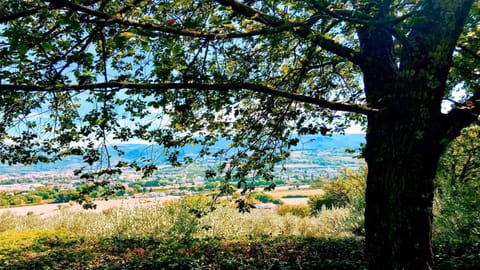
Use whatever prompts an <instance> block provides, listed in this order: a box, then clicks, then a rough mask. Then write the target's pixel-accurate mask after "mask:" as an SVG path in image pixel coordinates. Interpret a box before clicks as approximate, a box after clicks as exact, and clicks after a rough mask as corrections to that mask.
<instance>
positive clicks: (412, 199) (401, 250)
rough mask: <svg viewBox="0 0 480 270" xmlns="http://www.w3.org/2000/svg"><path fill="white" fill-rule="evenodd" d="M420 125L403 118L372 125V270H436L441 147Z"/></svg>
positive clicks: (378, 120) (369, 150)
mask: <svg viewBox="0 0 480 270" xmlns="http://www.w3.org/2000/svg"><path fill="white" fill-rule="evenodd" d="M416 122H417V121H416V119H412V118H410V117H406V116H404V115H396V116H392V115H390V116H388V117H377V118H376V119H369V132H368V133H367V149H366V161H367V163H368V167H369V173H368V178H367V193H366V203H367V204H366V205H367V208H366V211H365V227H366V233H367V235H366V242H367V243H366V244H367V251H368V252H367V256H368V261H369V269H382V270H384V269H415V270H420V269H431V267H432V265H433V254H432V247H431V228H432V201H433V179H434V177H435V172H436V165H437V162H438V159H439V157H440V154H441V151H442V147H441V146H440V144H439V143H438V140H436V139H433V138H432V137H430V136H426V134H425V132H424V130H422V128H420V127H419V126H417V124H418V122H417V123H416ZM420 122H421V121H420ZM386 127H387V128H386Z"/></svg>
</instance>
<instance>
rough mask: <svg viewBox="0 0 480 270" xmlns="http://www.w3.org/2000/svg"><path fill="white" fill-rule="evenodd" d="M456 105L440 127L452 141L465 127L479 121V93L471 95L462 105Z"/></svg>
mask: <svg viewBox="0 0 480 270" xmlns="http://www.w3.org/2000/svg"><path fill="white" fill-rule="evenodd" d="M462 105H463V106H461V105H457V106H456V107H455V108H453V109H452V110H451V111H450V112H449V113H448V114H447V115H445V116H444V119H443V125H442V127H443V128H445V129H444V131H445V132H446V133H445V134H446V137H447V139H449V140H453V139H454V138H456V137H457V136H458V135H460V132H461V130H462V129H464V128H465V127H467V126H469V125H471V124H473V123H475V122H476V121H479V120H480V93H477V94H475V95H473V96H472V97H471V98H470V99H469V100H468V101H466V102H465V103H464V104H462Z"/></svg>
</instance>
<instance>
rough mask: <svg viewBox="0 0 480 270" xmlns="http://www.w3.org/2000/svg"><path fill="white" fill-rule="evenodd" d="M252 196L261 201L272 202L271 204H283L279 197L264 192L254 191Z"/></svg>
mask: <svg viewBox="0 0 480 270" xmlns="http://www.w3.org/2000/svg"><path fill="white" fill-rule="evenodd" d="M253 198H254V199H255V200H257V201H260V202H262V203H273V204H283V202H282V201H281V200H280V199H275V198H274V197H272V196H271V195H268V194H265V193H254V194H253Z"/></svg>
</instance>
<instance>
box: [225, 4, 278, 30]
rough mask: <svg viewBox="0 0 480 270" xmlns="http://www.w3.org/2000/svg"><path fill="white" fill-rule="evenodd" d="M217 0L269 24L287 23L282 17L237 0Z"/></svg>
mask: <svg viewBox="0 0 480 270" xmlns="http://www.w3.org/2000/svg"><path fill="white" fill-rule="evenodd" d="M217 2H218V3H219V4H220V5H223V6H228V7H231V8H232V10H233V11H235V12H237V13H239V14H242V15H243V16H245V17H247V18H251V19H253V20H255V21H257V22H259V23H263V24H265V25H268V26H273V27H275V26H280V25H282V24H284V23H285V21H284V20H282V19H280V18H277V17H274V16H270V15H267V14H265V13H263V12H261V11H260V10H258V9H255V8H252V7H250V6H247V5H245V4H243V3H241V2H238V1H235V0H217Z"/></svg>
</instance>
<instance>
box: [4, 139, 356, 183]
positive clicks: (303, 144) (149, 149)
mask: <svg viewBox="0 0 480 270" xmlns="http://www.w3.org/2000/svg"><path fill="white" fill-rule="evenodd" d="M364 142H365V134H346V135H333V136H316V135H310V136H302V138H301V140H300V142H299V143H298V145H297V146H295V147H293V149H291V151H302V152H312V154H313V152H315V153H318V152H329V156H331V155H332V153H333V155H338V156H344V155H345V149H353V150H356V149H358V148H359V147H360V144H361V143H364ZM227 144H228V141H225V140H220V141H219V142H218V143H217V145H216V146H215V148H223V147H226V146H227ZM119 148H120V149H121V150H122V151H124V152H125V154H124V155H123V156H122V157H121V159H122V160H125V161H134V160H138V159H139V158H141V157H149V158H153V159H154V160H155V162H156V163H157V164H159V165H161V164H167V161H166V157H165V156H163V155H162V152H163V148H162V147H160V146H150V145H145V144H122V145H120V146H119ZM200 150H201V146H198V145H197V146H186V147H184V148H183V149H182V151H181V155H190V154H196V153H198V152H199V151H200ZM114 152H115V151H113V149H112V151H111V153H114ZM113 159H114V160H119V159H120V157H118V156H114V157H113ZM287 163H288V162H287ZM337 163H338V162H337ZM337 163H336V164H335V166H338V164H337ZM82 166H85V164H84V163H83V162H82V158H81V157H78V156H72V157H68V158H65V159H64V160H61V161H58V162H56V163H53V164H36V165H29V166H23V165H13V166H8V165H3V164H0V175H25V174H29V173H35V172H60V171H65V172H68V171H70V172H71V171H73V170H75V169H79V168H81V167H82ZM332 166H333V165H332Z"/></svg>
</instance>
